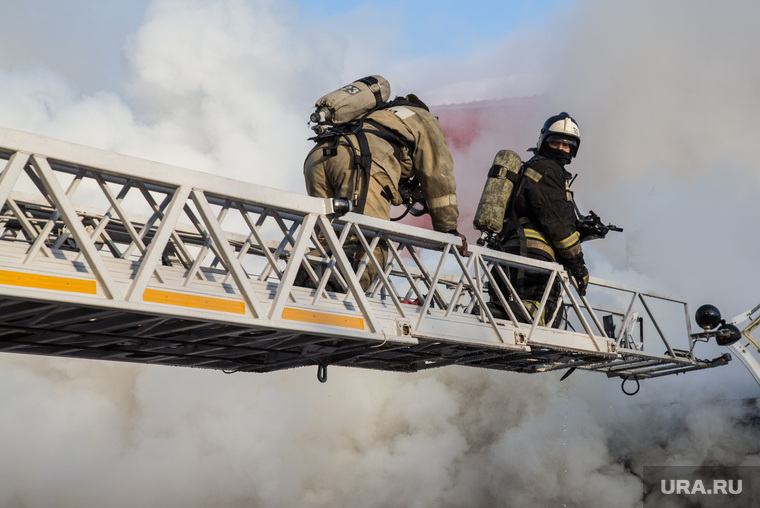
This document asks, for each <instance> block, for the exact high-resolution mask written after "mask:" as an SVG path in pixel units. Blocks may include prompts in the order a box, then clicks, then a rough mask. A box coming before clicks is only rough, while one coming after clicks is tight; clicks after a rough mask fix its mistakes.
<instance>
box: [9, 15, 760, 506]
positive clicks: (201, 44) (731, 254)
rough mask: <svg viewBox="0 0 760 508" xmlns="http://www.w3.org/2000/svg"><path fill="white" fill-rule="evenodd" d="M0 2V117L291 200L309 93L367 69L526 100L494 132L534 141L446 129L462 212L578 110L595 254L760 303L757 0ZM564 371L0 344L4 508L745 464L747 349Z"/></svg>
mask: <svg viewBox="0 0 760 508" xmlns="http://www.w3.org/2000/svg"><path fill="white" fill-rule="evenodd" d="M463 4H464V5H463ZM0 6H2V8H3V12H6V13H12V18H13V22H12V23H6V24H5V26H4V29H3V30H2V31H0V92H1V93H0V111H2V112H3V113H2V115H1V116H2V125H3V126H4V127H8V128H14V129H19V130H24V131H28V132H33V133H35V134H40V135H45V136H51V137H55V138H60V139H64V140H68V141H73V142H77V143H81V144H85V145H89V146H95V147H99V148H103V149H107V150H112V151H116V152H120V153H125V154H128V155H135V156H139V157H143V158H147V159H151V160H156V161H160V162H165V163H169V164H175V165H179V166H183V167H187V168H191V169H195V170H200V171H207V172H213V173H218V174H222V175H224V176H228V177H232V178H237V179H240V180H245V181H253V182H256V183H260V184H262V185H267V186H270V187H277V188H282V189H286V190H290V191H293V192H300V193H303V181H302V176H301V167H302V163H303V157H304V156H305V154H306V153H307V152H308V149H309V147H310V142H309V141H308V140H307V138H308V137H309V135H310V131H309V129H308V127H307V120H308V116H309V114H310V112H311V110H312V108H313V105H314V101H315V100H316V99H317V98H319V97H320V96H321V95H323V94H325V93H327V92H329V91H331V90H334V89H336V88H338V87H340V86H342V85H344V84H346V83H348V82H350V81H353V80H354V79H356V78H358V77H362V76H365V75H369V74H381V75H383V76H384V77H386V78H388V80H389V81H390V83H391V85H392V88H393V94H394V95H402V94H405V93H409V92H414V93H417V94H418V95H419V96H420V97H422V98H423V99H424V100H426V102H427V103H428V104H430V105H431V109H432V110H433V111H434V112H435V110H436V107H439V108H443V107H444V106H447V105H453V104H463V103H469V102H474V101H484V100H492V101H496V100H501V99H510V100H519V99H521V98H531V100H534V101H536V105H535V109H536V111H535V122H533V121H531V122H527V124H526V125H525V126H524V128H522V129H509V132H514V131H515V130H517V131H520V130H522V131H524V134H520V135H517V136H514V137H508V136H506V135H503V134H502V133H503V132H504V129H503V125H500V124H502V123H503V124H509V122H510V121H513V119H510V118H504V119H496V120H494V123H493V125H491V127H493V128H492V129H489V130H487V131H484V132H479V133H478V137H477V139H476V140H475V141H474V142H473V143H472V144H471V145H468V146H467V147H465V148H462V149H458V150H453V155H454V159H455V165H456V168H457V169H456V171H457V176H458V178H457V179H458V185H459V187H458V192H461V193H460V196H468V199H466V200H463V199H460V201H461V203H460V204H461V206H462V209H463V211H466V210H470V211H472V209H473V207H474V206H475V205H476V203H473V202H472V199H471V198H469V196H471V195H473V193H476V192H477V187H482V182H483V181H482V179H479V178H468V176H469V175H470V174H471V173H470V172H471V171H473V170H478V171H480V169H478V168H486V167H487V166H488V165H489V164H490V160H491V159H492V157H493V155H494V154H495V153H496V152H497V151H498V150H500V149H502V148H512V147H519V148H520V150H522V149H524V148H526V147H525V146H524V142H525V141H526V140H531V141H532V140H534V139H535V138H536V137H537V135H538V129H539V127H540V123H541V122H542V121H543V119H545V118H546V117H548V116H550V115H552V114H556V113H557V112H559V111H563V110H564V111H568V112H570V113H571V114H572V115H573V116H574V117H575V118H576V119H577V120H578V122H579V124H580V127H581V133H582V144H581V147H580V150H579V155H578V157H577V158H576V159H575V160H574V161H573V163H572V165H571V166H569V167H568V169H571V170H572V171H574V172H578V174H579V177H578V180H577V181H576V183H574V187H573V188H574V190H575V193H576V198H577V200H578V203H579V206H581V207H582V208H583V209H586V210H588V209H593V210H594V211H596V212H597V213H599V214H600V215H602V217H603V218H605V219H608V220H610V221H613V222H615V223H616V224H617V225H619V226H622V227H624V232H623V233H619V234H616V235H614V236H613V235H612V234H611V235H610V237H608V238H607V239H606V240H604V241H598V240H597V241H595V242H592V243H590V244H587V245H585V246H584V250H585V253H586V258H587V261H588V265H589V269H590V271H591V273H592V275H595V276H598V277H602V278H605V279H610V280H615V281H619V282H624V283H628V284H632V285H636V286H640V287H644V288H650V289H654V290H658V291H661V292H664V293H667V294H674V295H680V296H682V297H684V298H685V299H686V300H687V301H688V302H689V304H690V306H691V309H692V312H693V310H694V309H696V307H698V306H699V305H701V304H702V303H712V304H715V305H717V306H718V307H719V308H720V309H721V310H722V312H723V314H724V317H727V318H730V317H733V316H735V315H738V314H740V313H741V312H744V311H746V310H748V309H750V308H752V307H754V306H755V305H757V304H758V303H760V302H758V299H759V298H758V281H759V280H760V267H759V266H758V262H757V252H758V250H759V249H758V247H759V246H760V245H759V243H760V235H759V234H758V233H760V231H758V228H759V226H758V224H759V223H760V222H759V221H758V217H759V216H760V200H759V199H757V198H758V191H759V190H760V162H759V161H760V157H759V155H760V153H758V152H759V151H760V145H758V144H757V143H756V142H755V140H756V139H758V138H760V123H758V122H757V120H756V118H755V115H756V112H757V111H760V107H759V106H760V92H758V88H757V86H756V84H757V83H758V81H759V80H758V78H760V76H759V75H758V74H760V68H758V67H757V66H755V65H752V64H751V62H755V61H757V59H758V57H760V39H758V38H757V37H756V33H755V32H756V29H755V27H756V25H757V20H758V15H760V4H757V3H753V2H745V1H740V0H730V1H728V2H721V3H718V2H712V1H707V0H697V1H687V0H668V1H664V2H663V1H656V0H640V1H635V2H634V1H603V0H575V1H561V0H556V1H548V0H547V1H542V2H517V1H504V2H499V3H498V5H496V6H495V5H493V2H478V1H472V2H467V3H466V4H465V3H464V2H428V1H419V2H415V1H407V2H402V1H398V2H371V1H358V2H352V3H342V2H310V1H307V0H301V1H299V2H293V1H289V0H276V1H275V0H136V1H132V2H122V1H119V0H100V1H98V2H94V1H91V0H69V1H65V2H53V1H51V0H35V1H28V0H27V1H21V0H0ZM441 110H443V109H441ZM520 127H522V126H520ZM473 168H475V169H473ZM473 189H475V190H473ZM465 227H466V226H463V228H465ZM467 234H468V235H471V234H473V233H472V232H471V231H467ZM722 352H723V351H719V350H718V349H717V348H715V349H714V350H708V351H707V352H706V354H705V355H704V356H705V357H712V356H717V354H720V353H722ZM560 375H561V374H557V373H548V374H543V375H521V374H516V373H504V372H490V371H483V370H479V369H473V368H462V367H446V368H442V369H438V370H435V371H431V372H424V373H419V374H403V375H402V374H393V373H384V372H374V371H364V370H359V369H340V368H335V369H332V370H331V372H330V379H329V381H328V382H327V383H325V384H320V383H318V382H317V381H316V379H315V378H316V373H315V372H314V371H312V370H310V369H309V370H307V369H297V370H289V371H284V372H280V373H273V374H262V375H248V374H246V375H242V374H239V375H225V374H222V373H219V372H214V371H210V372H207V371H201V370H194V369H180V368H170V367H156V366H150V367H148V366H140V365H126V364H114V363H109V362H92V361H89V362H88V361H77V360H63V359H49V358H36V357H28V356H21V355H11V354H5V355H2V356H0V401H1V402H2V404H3V409H4V410H3V416H2V417H0V431H2V435H3V436H5V439H3V440H0V506H11V507H27V506H51V507H74V506H77V507H78V506H104V505H105V506H114V507H122V506H124V507H127V506H137V505H140V506H158V505H160V506H167V507H171V506H183V507H194V506H199V507H200V506H209V505H211V504H212V503H213V504H214V505H217V506H241V507H242V506H246V507H248V506H255V507H288V506H307V507H328V506H329V507H353V506H368V507H391V506H410V507H420V508H427V507H458V506H471V507H486V506H489V507H490V506H505V507H510V506H528V505H532V506H547V505H552V506H555V505H558V506H608V507H617V506H620V507H629V506H640V505H641V499H642V492H641V481H640V475H641V471H642V468H643V466H646V465H699V464H707V465H753V466H757V465H760V446H759V445H758V443H760V440H759V439H758V437H759V436H758V427H757V425H756V424H755V425H750V424H748V423H747V422H748V414H749V415H752V416H755V418H756V414H757V407H756V406H753V405H752V399H751V398H752V397H757V394H758V390H759V389H760V388H759V387H758V386H757V384H756V383H755V382H754V381H753V380H752V378H751V376H750V375H749V373H747V372H746V371H745V370H744V368H743V367H742V366H741V364H740V363H739V361H738V360H734V361H733V362H731V364H729V366H726V367H721V368H717V369H712V370H709V371H704V372H699V373H688V374H685V375H683V376H677V377H673V378H672V379H671V378H663V379H656V380H647V381H645V382H643V383H642V388H641V392H640V393H639V394H637V395H636V396H634V397H628V396H626V395H625V394H623V393H622V391H621V390H620V382H619V380H615V379H612V380H608V379H606V378H605V377H604V376H602V375H600V374H594V373H586V372H576V373H575V374H573V375H572V376H571V377H569V378H568V379H567V380H565V381H562V382H560V381H559V376H560Z"/></svg>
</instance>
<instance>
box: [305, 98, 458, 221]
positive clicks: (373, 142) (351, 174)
mask: <svg viewBox="0 0 760 508" xmlns="http://www.w3.org/2000/svg"><path fill="white" fill-rule="evenodd" d="M364 131H365V132H366V133H367V134H366V136H367V142H368V145H369V151H370V152H371V155H372V167H371V175H372V178H371V180H370V184H369V190H368V195H367V198H366V204H365V208H364V214H365V215H369V216H372V217H378V218H381V219H388V220H389V219H390V206H391V204H394V205H398V204H401V196H400V195H399V193H398V184H399V181H401V179H402V178H403V179H404V180H405V179H407V178H409V177H411V176H412V173H414V174H415V175H417V179H418V180H419V181H420V184H421V186H422V193H423V196H424V197H425V201H426V203H427V205H428V208H429V210H430V215H431V217H432V222H433V228H434V229H435V230H436V231H441V232H449V231H451V230H454V229H456V228H457V219H458V217H459V207H458V206H457V198H456V182H455V181H454V163H453V160H452V158H451V153H450V152H449V149H448V147H447V146H446V137H445V135H444V133H443V130H442V129H441V126H440V124H439V123H438V119H437V118H436V117H435V116H433V115H432V114H430V113H429V112H428V111H427V110H425V109H424V108H422V107H417V106H411V105H406V104H405V105H399V106H392V107H389V108H387V109H381V110H378V111H374V112H372V113H370V114H369V115H368V116H367V117H366V119H365V122H364ZM376 133H377V134H376ZM389 133H390V134H391V135H392V136H391V137H392V138H395V140H393V139H385V138H387V137H389V136H388V134H389ZM348 139H349V141H350V143H351V144H352V145H353V147H354V149H355V150H356V153H357V154H360V153H361V150H360V148H359V142H358V140H357V139H356V136H355V135H349V136H348ZM336 142H337V150H336V151H335V155H332V156H329V155H327V154H325V151H324V148H329V147H331V146H335V145H336ZM356 173H357V171H356V169H355V165H354V160H353V152H352V150H351V147H350V145H349V143H348V141H347V140H346V139H343V138H326V139H323V140H320V141H318V143H317V145H316V146H315V147H314V148H313V149H312V150H311V152H310V153H309V155H308V156H307V157H306V161H305V163H304V177H305V180H306V189H307V192H308V193H309V195H310V196H316V197H324V198H335V197H344V198H349V199H352V198H353V194H354V179H355V178H356ZM363 188H364V186H363V175H362V176H360V181H359V191H360V192H361V191H362V190H363Z"/></svg>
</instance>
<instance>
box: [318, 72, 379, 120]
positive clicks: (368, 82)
mask: <svg viewBox="0 0 760 508" xmlns="http://www.w3.org/2000/svg"><path fill="white" fill-rule="evenodd" d="M390 96H391V85H390V83H388V80H386V79H385V78H384V77H382V76H377V75H374V76H367V77H366V78H362V79H357V80H356V81H354V82H353V83H351V84H350V85H346V86H344V87H341V88H339V89H337V90H335V91H334V92H330V93H328V94H327V95H325V96H323V97H321V98H320V99H319V100H318V101H317V102H316V104H315V106H316V108H317V109H316V111H314V113H312V114H311V121H312V122H314V123H316V124H320V125H324V124H331V125H341V124H344V123H348V122H350V121H351V120H355V119H356V118H358V117H359V116H360V115H362V114H363V113H366V112H367V111H369V110H371V109H373V108H375V107H377V106H380V105H382V104H384V103H386V102H387V101H388V99H389V98H390Z"/></svg>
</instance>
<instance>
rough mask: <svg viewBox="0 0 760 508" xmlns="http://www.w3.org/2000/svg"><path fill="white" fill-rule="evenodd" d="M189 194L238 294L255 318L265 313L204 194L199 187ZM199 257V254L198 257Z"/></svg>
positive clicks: (189, 276)
mask: <svg viewBox="0 0 760 508" xmlns="http://www.w3.org/2000/svg"><path fill="white" fill-rule="evenodd" d="M190 196H191V198H192V200H193V203H194V204H195V206H196V208H197V209H198V213H200V216H201V220H202V221H203V223H204V224H205V226H206V229H207V230H208V233H209V236H210V240H211V241H212V243H213V246H214V247H215V248H214V252H215V253H216V255H217V256H218V257H219V258H220V259H221V261H222V263H223V264H224V266H225V267H226V268H227V271H228V272H229V273H231V274H232V278H233V280H234V281H235V284H236V285H237V289H238V291H239V292H240V294H242V295H243V298H244V299H245V302H246V304H247V305H248V307H249V308H250V309H251V312H252V313H253V316H254V317H255V318H260V317H263V316H264V315H265V313H264V311H263V308H262V307H261V306H260V305H259V302H258V299H257V298H256V296H255V295H254V294H253V289H252V288H251V286H250V284H249V282H248V276H247V274H246V273H245V270H243V267H242V266H241V265H240V263H239V262H238V259H237V257H236V256H235V254H234V252H233V250H232V247H231V246H230V244H229V242H228V240H227V238H226V237H225V235H224V231H223V230H222V227H221V225H220V223H219V219H218V218H217V217H214V213H213V211H212V210H211V207H210V206H209V204H208V202H207V201H206V196H205V195H204V194H203V192H202V191H201V190H199V189H193V191H192V192H191V193H190ZM200 257H201V256H199V259H200ZM190 278H191V275H188V280H189V279H190Z"/></svg>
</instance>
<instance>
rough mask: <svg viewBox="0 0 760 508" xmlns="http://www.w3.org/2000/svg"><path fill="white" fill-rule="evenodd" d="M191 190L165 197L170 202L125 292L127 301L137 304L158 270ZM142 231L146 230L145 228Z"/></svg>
mask: <svg viewBox="0 0 760 508" xmlns="http://www.w3.org/2000/svg"><path fill="white" fill-rule="evenodd" d="M191 190H192V189H191V188H190V187H187V186H181V187H178V188H177V189H175V190H174V192H173V193H172V194H171V195H167V198H169V197H171V200H170V201H169V203H168V205H167V207H166V210H165V211H164V212H163V214H162V217H163V219H162V220H161V224H159V226H158V229H157V230H156V232H155V234H154V235H153V238H152V239H151V242H150V243H149V244H148V249H147V251H146V252H145V254H144V255H143V256H142V258H141V259H140V267H139V268H138V270H137V273H136V274H135V277H134V280H133V281H132V283H131V284H130V287H129V289H128V291H127V295H126V300H127V301H129V302H137V301H139V299H142V296H143V293H144V292H145V289H146V288H147V287H148V282H149V281H150V277H151V275H152V274H153V273H154V272H155V271H156V270H157V268H158V262H159V260H160V259H161V256H162V255H163V252H164V249H166V246H167V244H168V243H169V239H170V238H171V237H172V236H173V235H174V234H175V231H174V226H175V225H176V223H177V220H178V219H179V216H180V214H181V213H182V209H183V208H184V207H185V203H186V202H187V200H188V198H189V197H190V192H191ZM144 229H147V226H146V228H144Z"/></svg>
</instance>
